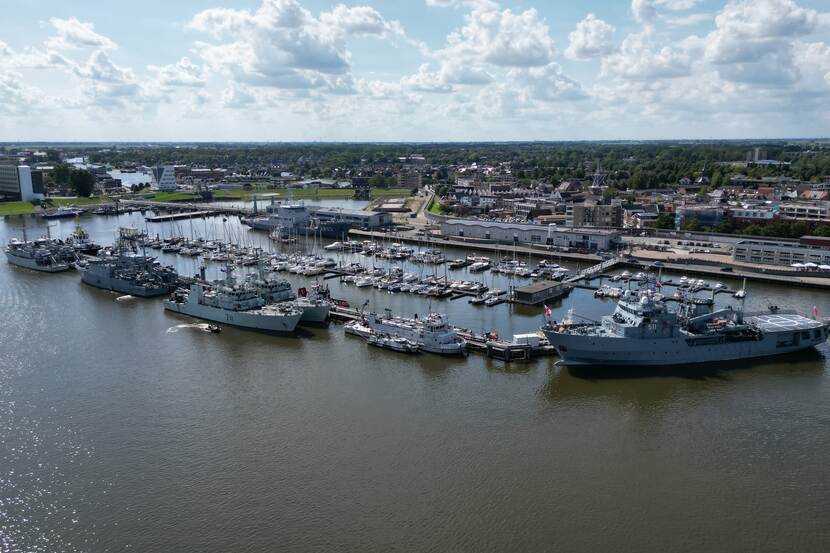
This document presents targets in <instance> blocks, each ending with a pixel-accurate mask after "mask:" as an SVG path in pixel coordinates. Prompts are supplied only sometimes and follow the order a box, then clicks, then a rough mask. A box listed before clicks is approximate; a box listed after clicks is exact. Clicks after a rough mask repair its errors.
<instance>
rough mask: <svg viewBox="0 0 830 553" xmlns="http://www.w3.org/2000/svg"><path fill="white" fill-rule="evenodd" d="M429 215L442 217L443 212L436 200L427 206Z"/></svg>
mask: <svg viewBox="0 0 830 553" xmlns="http://www.w3.org/2000/svg"><path fill="white" fill-rule="evenodd" d="M427 211H429V212H430V213H432V214H434V215H443V214H444V210H443V209H441V202H439V201H438V200H435V199H433V200H432V203H430V204H429V208H428V209H427Z"/></svg>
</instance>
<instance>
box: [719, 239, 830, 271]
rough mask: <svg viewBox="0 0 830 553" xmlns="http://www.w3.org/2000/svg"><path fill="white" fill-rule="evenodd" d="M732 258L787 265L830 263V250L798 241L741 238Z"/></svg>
mask: <svg viewBox="0 0 830 553" xmlns="http://www.w3.org/2000/svg"><path fill="white" fill-rule="evenodd" d="M732 259H734V260H735V261H742V262H744V263H758V264H763V265H784V266H787V267H789V266H790V265H792V264H793V263H808V262H812V263H817V264H822V265H828V264H830V250H828V249H827V248H819V247H816V246H809V245H805V244H799V243H798V242H783V241H782V242H776V241H772V240H740V241H739V242H737V243H736V244H735V249H734V250H733V251H732Z"/></svg>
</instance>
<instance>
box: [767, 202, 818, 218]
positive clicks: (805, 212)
mask: <svg viewBox="0 0 830 553" xmlns="http://www.w3.org/2000/svg"><path fill="white" fill-rule="evenodd" d="M778 207H779V210H780V211H779V213H780V215H781V218H782V219H796V220H800V221H822V222H830V202H788V203H781V204H779V206H778Z"/></svg>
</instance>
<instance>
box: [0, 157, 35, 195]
mask: <svg viewBox="0 0 830 553" xmlns="http://www.w3.org/2000/svg"><path fill="white" fill-rule="evenodd" d="M44 197H45V195H44V188H43V175H42V174H41V173H40V172H35V174H34V175H33V174H32V170H31V168H30V167H29V166H28V165H13V164H7V165H0V199H3V200H23V201H27V202H30V201H33V200H42V199H43V198H44Z"/></svg>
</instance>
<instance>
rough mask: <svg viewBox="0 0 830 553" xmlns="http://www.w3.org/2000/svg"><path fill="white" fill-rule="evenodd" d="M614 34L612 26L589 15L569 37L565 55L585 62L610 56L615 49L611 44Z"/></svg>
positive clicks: (577, 25)
mask: <svg viewBox="0 0 830 553" xmlns="http://www.w3.org/2000/svg"><path fill="white" fill-rule="evenodd" d="M613 34H614V27H613V26H612V25H609V24H608V23H606V22H605V21H603V20H602V19H598V18H597V17H596V16H595V15H594V14H592V13H589V14H588V15H587V16H586V17H585V19H583V20H582V21H580V22H579V23H577V24H576V29H575V30H574V31H572V32H571V34H570V35H568V38H569V39H570V44H569V45H568V48H567V49H566V50H565V55H566V56H568V57H569V58H572V59H580V60H584V59H590V58H596V57H599V56H604V55H606V54H610V53H611V52H612V51H613V49H614V46H613V44H612V43H611V37H612V35H613Z"/></svg>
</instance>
